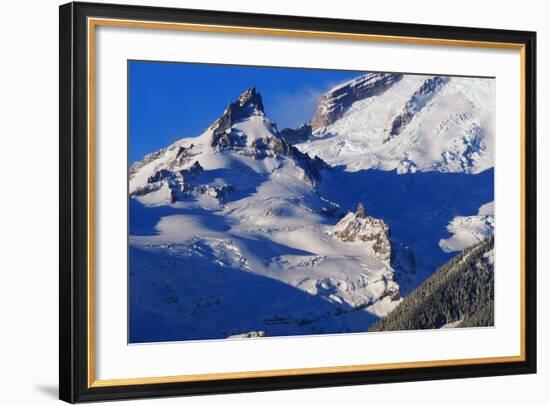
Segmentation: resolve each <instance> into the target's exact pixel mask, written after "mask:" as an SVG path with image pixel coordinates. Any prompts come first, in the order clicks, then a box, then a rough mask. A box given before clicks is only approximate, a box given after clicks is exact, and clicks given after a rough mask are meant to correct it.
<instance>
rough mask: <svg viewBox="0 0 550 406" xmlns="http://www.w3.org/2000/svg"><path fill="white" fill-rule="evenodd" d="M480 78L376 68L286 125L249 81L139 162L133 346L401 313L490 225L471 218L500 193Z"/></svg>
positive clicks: (343, 323) (134, 183) (352, 324)
mask: <svg viewBox="0 0 550 406" xmlns="http://www.w3.org/2000/svg"><path fill="white" fill-rule="evenodd" d="M471 80H474V81H477V79H468V80H464V79H461V78H442V77H424V76H414V75H401V74H367V75H364V76H362V77H360V78H358V79H356V80H353V81H351V82H348V83H344V84H342V85H340V86H337V87H335V88H333V89H332V90H331V91H329V92H328V93H326V94H325V95H323V96H322V97H321V98H320V100H319V106H318V108H317V111H316V113H315V115H314V117H313V118H312V120H311V121H310V122H309V123H307V124H305V125H303V126H302V127H300V128H297V129H284V130H281V131H279V130H278V129H277V126H276V125H275V123H273V122H272V121H271V120H270V119H269V118H268V117H267V116H266V114H265V111H264V106H263V101H262V97H261V95H260V94H259V93H258V92H257V91H256V89H254V88H250V89H248V90H246V91H245V92H243V93H242V94H241V95H240V96H239V97H238V98H237V99H236V100H235V102H233V103H230V104H229V105H228V107H227V108H226V109H225V111H224V112H223V113H222V115H221V116H220V117H219V118H218V119H217V120H215V121H214V122H213V123H212V124H211V125H210V126H209V127H208V128H207V129H206V130H205V131H204V132H203V133H202V134H200V135H198V136H196V137H185V138H182V139H180V140H178V141H176V142H174V143H173V144H171V145H169V146H167V147H166V148H162V149H160V150H158V151H156V152H153V153H151V154H148V155H147V156H146V157H144V159H143V160H141V161H139V162H136V163H134V164H133V165H132V166H131V167H130V170H129V193H130V203H129V208H130V250H129V251H130V255H129V260H130V320H131V322H130V342H151V341H170V340H186V339H212V338H228V337H231V338H243V337H244V338H253V337H264V336H277V335H293V334H294V335H295V334H317V333H340V332H359V331H366V330H367V329H368V327H369V326H370V325H371V324H372V323H374V322H375V321H376V320H378V318H379V317H382V316H385V315H387V314H388V313H390V312H391V311H392V310H393V309H394V308H395V307H396V306H397V305H398V304H399V303H400V302H401V301H402V297H403V296H406V295H408V294H409V293H410V292H411V291H413V290H414V289H415V288H416V287H417V286H418V285H419V284H420V283H421V282H422V281H423V280H425V279H426V278H427V277H428V276H429V275H430V274H431V273H433V272H434V271H435V270H436V269H437V267H439V266H440V265H442V264H443V263H445V262H446V261H447V260H448V259H449V258H450V256H451V254H450V253H451V252H453V251H456V250H462V249H463V248H466V247H467V246H469V245H472V244H474V243H476V242H477V241H478V240H479V239H481V238H482V237H484V236H486V235H490V233H492V229H490V230H489V228H487V229H486V230H483V233H482V232H480V231H479V229H478V228H475V227H474V228H472V227H470V229H471V230H473V231H472V232H471V233H470V234H468V231H467V228H468V227H469V225H470V223H471V221H470V222H468V221H463V220H460V219H461V218H462V217H464V218H465V219H469V218H473V217H476V216H489V217H490V216H492V214H491V213H485V212H486V211H487V210H489V209H488V207H489V205H485V206H482V205H484V204H486V203H488V202H491V201H492V200H493V198H494V196H493V191H492V182H493V179H492V177H493V174H492V169H490V168H492V166H493V163H492V161H493V158H492V147H493V143H492V131H493V129H492V121H491V117H492V103H493V102H492V100H493V98H492V96H491V94H490V93H491V92H492V91H493V90H492V84H491V83H490V82H489V83H488V82H487V81H484V80H482V79H479V84H476V83H474V84H471V83H470V82H468V81H471ZM457 196H460V198H458V199H457ZM478 211H479V212H478ZM482 212H483V213H484V214H481V213H482ZM489 217H487V219H488V220H487V221H489V220H490V219H489ZM476 219H477V217H476ZM476 219H474V220H473V221H474V222H476V221H477V220H476ZM476 224H477V223H476ZM464 233H466V234H464ZM476 233H477V234H476ZM464 235H466V237H464Z"/></svg>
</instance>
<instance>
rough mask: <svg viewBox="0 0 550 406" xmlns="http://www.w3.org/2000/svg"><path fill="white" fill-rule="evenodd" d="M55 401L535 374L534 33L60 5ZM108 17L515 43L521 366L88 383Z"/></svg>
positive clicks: (486, 365)
mask: <svg viewBox="0 0 550 406" xmlns="http://www.w3.org/2000/svg"><path fill="white" fill-rule="evenodd" d="M59 12H60V33H59V41H60V42H59V50H60V72H59V73H60V76H59V80H60V87H59V92H60V105H59V123H60V161H59V168H60V178H59V181H60V196H59V197H60V206H59V210H60V212H59V214H60V225H59V227H60V252H59V258H60V269H59V272H60V274H59V317H60V327H59V335H60V341H59V354H60V357H59V370H60V373H59V397H60V399H61V400H64V401H67V402H71V403H74V402H83V401H99V400H113V399H127V398H144V397H159V396H179V395H195V394H213V393H234V392H247V391H265V390H276V389H296V388H311V387H326V386H342V385H357V384H373V383H388V382H404V381H424V380H432V379H450V378H466V377H482V376H497V375H512V374H528V373H535V372H536V141H535V137H536V33H535V32H528V31H510V30H497V29H481V28H464V27H450V26H448V27H446V26H436V25H419V24H402V23H389V22H373V21H356V20H342V19H324V18H310V17H295V16H282V15H261V14H248V13H234V12H217V11H205V10H190V9H173V8H159V7H143V6H124V5H112V4H93V3H68V4H65V5H62V6H60V9H59ZM89 17H97V18H115V19H130V20H140V21H162V22H173V23H193V24H209V25H225V26H228V25H229V26H241V27H260V28H269V29H283V30H285V29H286V30H289V29H290V30H300V31H315V32H318V31H322V32H328V33H351V34H368V35H380V36H398V37H413V38H425V39H442V40H452V41H483V42H486V43H511V44H518V45H519V46H521V47H522V48H523V52H524V58H525V59H524V61H525V63H524V78H525V80H524V133H525V134H524V147H525V163H524V172H525V177H524V179H525V182H524V188H523V192H524V194H525V196H524V202H525V205H524V219H523V221H524V228H525V240H524V253H525V255H524V257H523V261H524V263H523V266H524V269H525V280H524V292H523V294H524V308H525V318H524V337H525V342H524V349H525V352H524V355H525V356H524V359H523V360H520V361H514V362H500V363H487V364H484V363H481V364H479V363H477V364H471V365H449V366H429V367H415V368H399V369H390V370H371V371H359V372H335V373H310V374H305V375H286V376H275V377H254V378H236V379H217V380H209V381H196V382H165V383H146V384H132V385H117V386H99V387H94V386H93V385H92V386H91V385H90V382H89V376H88V370H89V352H88V340H89V329H88V325H89V324H88V322H89V319H88V316H89V314H88V311H87V307H88V300H89V297H88V294H89V286H88V279H87V267H88V260H89V257H88V244H87V239H88V217H87V210H88V205H89V202H90V200H89V199H90V196H89V193H88V187H87V185H88V177H87V165H88V162H87V160H88V151H87V145H88V144H87V125H88V107H87V100H88V94H87V92H88V90H87V89H88V88H87V58H88V55H87V51H86V50H87V19H88V18H89Z"/></svg>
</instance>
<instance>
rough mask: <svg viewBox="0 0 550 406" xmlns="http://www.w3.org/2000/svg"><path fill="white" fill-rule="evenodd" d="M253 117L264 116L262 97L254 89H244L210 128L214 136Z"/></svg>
mask: <svg viewBox="0 0 550 406" xmlns="http://www.w3.org/2000/svg"><path fill="white" fill-rule="evenodd" d="M253 115H260V116H263V115H265V113H264V105H263V102H262V96H261V95H260V93H259V92H258V91H257V90H256V88H255V87H251V88H249V89H246V90H245V91H244V92H242V93H241V94H240V96H239V98H238V99H237V100H236V101H234V102H232V103H229V105H228V106H227V108H226V109H225V111H224V112H223V114H222V115H221V116H220V118H218V119H217V120H216V121H214V123H212V125H211V126H210V128H211V129H212V130H213V132H214V134H216V133H222V132H224V131H225V130H227V129H228V128H230V127H231V126H232V125H233V124H235V123H236V122H238V121H240V120H244V119H246V118H247V117H250V116H253Z"/></svg>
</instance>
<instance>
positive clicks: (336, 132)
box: [296, 73, 495, 174]
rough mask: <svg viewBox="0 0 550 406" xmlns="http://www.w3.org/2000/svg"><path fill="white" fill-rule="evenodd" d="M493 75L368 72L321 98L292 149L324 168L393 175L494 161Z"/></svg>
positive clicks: (482, 166)
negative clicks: (308, 129)
mask: <svg viewBox="0 0 550 406" xmlns="http://www.w3.org/2000/svg"><path fill="white" fill-rule="evenodd" d="M494 92H495V89H494V80H492V79H484V78H479V79H477V78H461V77H443V76H421V75H402V74H390V73H369V74H366V75H364V76H361V77H359V78H357V79H354V80H351V81H349V82H347V83H344V84H342V85H339V86H337V87H335V88H333V89H331V90H330V91H328V92H327V93H325V94H324V95H323V96H321V98H320V100H319V103H318V106H317V111H316V113H315V116H314V117H313V118H312V120H311V123H310V124H311V128H312V132H313V135H312V136H310V137H307V138H302V139H300V140H298V143H297V144H296V145H297V147H298V148H299V149H300V150H301V151H303V152H307V153H309V154H310V155H317V156H319V157H320V158H322V159H323V160H325V161H326V162H327V163H328V164H330V165H344V166H345V167H346V168H347V170H349V171H357V170H361V169H370V168H374V169H380V170H385V171H389V170H397V171H398V173H407V172H416V171H422V172H426V171H438V172H454V173H456V172H459V173H472V174H476V173H480V172H482V171H484V170H486V169H488V168H492V167H493V166H494V158H493V148H494V145H493V139H494V109H495V105H494V100H495V97H494Z"/></svg>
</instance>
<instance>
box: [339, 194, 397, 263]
mask: <svg viewBox="0 0 550 406" xmlns="http://www.w3.org/2000/svg"><path fill="white" fill-rule="evenodd" d="M332 235H333V236H334V237H336V238H338V239H340V240H342V241H345V242H354V241H364V242H366V243H369V245H370V247H371V249H372V252H373V256H374V257H376V258H378V259H380V260H381V261H384V262H385V263H387V264H389V262H390V259H391V244H390V229H389V227H388V225H387V224H386V223H385V222H384V220H381V219H377V218H375V217H371V216H368V215H367V214H366V212H365V208H364V207H363V205H362V204H361V203H359V204H358V206H357V211H356V212H355V213H348V214H347V215H346V216H345V217H343V218H342V220H340V221H339V222H338V223H337V224H336V225H335V226H334V229H333V232H332Z"/></svg>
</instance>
